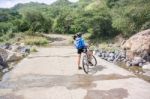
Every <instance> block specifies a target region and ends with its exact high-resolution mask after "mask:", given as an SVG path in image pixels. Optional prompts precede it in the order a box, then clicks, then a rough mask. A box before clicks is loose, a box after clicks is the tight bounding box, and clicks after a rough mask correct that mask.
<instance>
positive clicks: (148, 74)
mask: <svg viewBox="0 0 150 99" xmlns="http://www.w3.org/2000/svg"><path fill="white" fill-rule="evenodd" d="M117 65H118V66H119V67H121V68H124V69H126V70H128V71H130V72H132V73H134V74H135V75H136V76H138V77H139V78H141V79H143V80H145V81H148V82H149V83H150V70H144V69H142V67H139V66H131V67H128V66H126V65H125V64H124V63H121V62H120V63H119V62H118V63H117Z"/></svg>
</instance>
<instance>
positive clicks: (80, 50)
mask: <svg viewBox="0 0 150 99" xmlns="http://www.w3.org/2000/svg"><path fill="white" fill-rule="evenodd" d="M85 52H87V49H85V48H83V49H77V53H78V54H81V53H85Z"/></svg>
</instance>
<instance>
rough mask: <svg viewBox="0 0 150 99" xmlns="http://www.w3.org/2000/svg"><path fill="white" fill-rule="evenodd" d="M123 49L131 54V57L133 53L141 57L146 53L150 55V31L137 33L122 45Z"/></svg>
mask: <svg viewBox="0 0 150 99" xmlns="http://www.w3.org/2000/svg"><path fill="white" fill-rule="evenodd" d="M121 47H122V48H123V49H126V50H128V51H129V52H130V54H129V56H130V55H131V54H133V53H137V54H138V55H140V54H141V53H143V52H144V51H146V52H147V53H150V29H148V30H145V31H142V32H139V33H136V34H135V35H133V36H132V37H130V38H129V39H128V40H127V41H126V42H125V43H124V44H123V45H121ZM131 56H132V55H131Z"/></svg>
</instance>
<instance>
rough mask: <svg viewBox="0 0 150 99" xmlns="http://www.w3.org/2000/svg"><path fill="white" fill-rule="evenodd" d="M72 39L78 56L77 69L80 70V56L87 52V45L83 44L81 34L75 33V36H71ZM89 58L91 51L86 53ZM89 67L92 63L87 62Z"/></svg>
mask: <svg viewBox="0 0 150 99" xmlns="http://www.w3.org/2000/svg"><path fill="white" fill-rule="evenodd" d="M73 39H74V45H75V47H76V49H77V54H78V58H77V64H78V69H82V67H81V66H80V60H81V54H82V53H83V52H84V53H86V52H87V47H88V46H87V44H86V43H85V41H84V39H83V38H82V34H81V33H77V34H76V35H74V36H73ZM87 53H88V55H89V56H91V55H92V54H93V53H92V52H91V51H88V52H87ZM89 63H90V64H91V65H92V63H91V62H89Z"/></svg>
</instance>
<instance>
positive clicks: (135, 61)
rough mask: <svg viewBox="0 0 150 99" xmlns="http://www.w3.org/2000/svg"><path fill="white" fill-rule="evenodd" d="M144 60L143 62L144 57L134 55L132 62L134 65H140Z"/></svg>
mask: <svg viewBox="0 0 150 99" xmlns="http://www.w3.org/2000/svg"><path fill="white" fill-rule="evenodd" d="M142 62H143V59H142V58H141V57H134V59H133V60H132V62H131V64H132V65H133V66H139V63H142Z"/></svg>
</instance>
